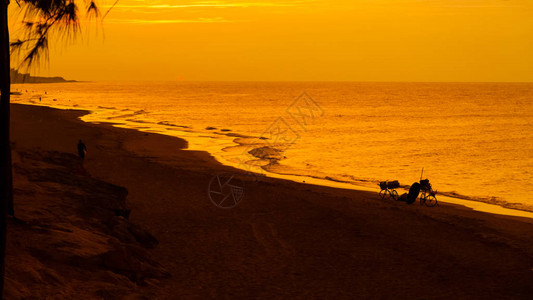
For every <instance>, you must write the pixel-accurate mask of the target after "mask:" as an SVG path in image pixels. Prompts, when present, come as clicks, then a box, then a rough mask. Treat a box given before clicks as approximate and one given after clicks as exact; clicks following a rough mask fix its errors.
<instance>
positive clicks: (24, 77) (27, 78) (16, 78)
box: [11, 69, 76, 83]
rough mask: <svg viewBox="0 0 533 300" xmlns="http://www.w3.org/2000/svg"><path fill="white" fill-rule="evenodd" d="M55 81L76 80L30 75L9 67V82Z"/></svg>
mask: <svg viewBox="0 0 533 300" xmlns="http://www.w3.org/2000/svg"><path fill="white" fill-rule="evenodd" d="M57 82H76V80H66V79H65V78H63V77H59V76H56V77H42V76H31V75H30V74H24V73H19V71H17V70H15V69H11V83H57Z"/></svg>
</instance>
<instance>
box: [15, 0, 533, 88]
mask: <svg viewBox="0 0 533 300" xmlns="http://www.w3.org/2000/svg"><path fill="white" fill-rule="evenodd" d="M12 2H14V1H12ZM113 2H114V0H107V1H104V2H103V4H104V5H107V7H108V6H109V5H111V4H112V3H113ZM12 5H13V4H12ZM102 11H105V9H104V8H103V9H102ZM84 25H86V26H85V27H86V28H87V26H88V28H89V30H87V32H86V33H85V34H83V37H82V38H80V39H79V40H78V42H77V43H76V44H75V45H70V46H67V45H65V44H64V43H62V44H59V45H54V46H52V49H51V55H50V63H49V66H48V67H46V68H41V69H40V73H41V74H43V75H61V76H64V77H66V78H70V79H78V80H252V81H261V80H274V81H285V80H288V81H293V80H294V81H300V80H310V81H322V80H328V81H331V80H333V81H529V82H531V81H533V55H532V54H533V1H532V0H299V1H298V0H296V1H282V0H271V1H261V0H247V1H242V0H214V1H182V0H159V1H158V0H120V1H119V4H118V5H117V6H116V7H115V8H114V9H113V10H112V11H111V12H110V13H109V15H108V16H107V17H106V18H105V20H104V22H103V26H99V25H96V24H94V23H91V24H84ZM12 31H15V30H13V29H12Z"/></svg>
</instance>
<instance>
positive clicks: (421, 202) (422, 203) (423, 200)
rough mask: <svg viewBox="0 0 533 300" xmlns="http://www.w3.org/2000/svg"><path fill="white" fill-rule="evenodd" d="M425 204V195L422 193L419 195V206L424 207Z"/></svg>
mask: <svg viewBox="0 0 533 300" xmlns="http://www.w3.org/2000/svg"><path fill="white" fill-rule="evenodd" d="M425 203H426V194H425V193H422V195H420V205H424V204H425Z"/></svg>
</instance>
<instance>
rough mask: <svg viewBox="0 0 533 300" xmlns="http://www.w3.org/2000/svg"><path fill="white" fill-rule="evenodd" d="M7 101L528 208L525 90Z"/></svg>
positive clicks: (233, 86)
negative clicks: (427, 182)
mask: <svg viewBox="0 0 533 300" xmlns="http://www.w3.org/2000/svg"><path fill="white" fill-rule="evenodd" d="M12 90H13V91H14V92H19V93H20V95H14V96H13V97H12V102H13V103H33V104H36V105H47V106H53V107H60V108H80V109H89V110H91V111H92V114H90V115H88V116H85V117H83V120H85V121H89V122H113V123H116V124H117V126H123V127H129V128H136V129H138V130H144V131H153V132H159V133H163V134H168V135H172V136H178V137H182V138H185V139H187V140H188V141H189V146H190V148H191V149H203V150H207V151H209V152H210V153H211V154H213V156H215V158H217V159H218V160H220V161H221V162H223V163H228V164H232V165H236V166H239V167H241V168H243V169H251V170H255V171H258V170H260V171H261V172H265V173H268V172H275V173H280V174H295V175H306V176H312V177H317V178H323V179H325V180H326V182H327V181H328V180H329V181H331V182H333V181H342V182H347V183H351V184H354V185H357V186H365V187H370V188H374V187H375V188H376V190H378V187H377V182H379V181H381V180H399V181H400V183H401V184H402V185H405V186H409V185H411V184H412V183H413V182H415V181H418V180H419V179H420V176H421V170H422V168H424V174H423V177H424V178H428V179H430V181H431V183H432V185H433V188H434V189H436V190H438V192H439V194H444V195H448V196H453V197H458V198H464V199H472V200H477V201H483V202H488V203H494V204H499V205H502V206H507V207H514V208H519V209H524V210H532V211H533V193H532V191H531V185H532V184H533V134H532V131H531V130H532V124H533V84H531V83H349V82H342V83H340V82H339V83H337V82H305V83H294V82H293V83H289V82H287V83H274V82H151V83H140V82H128V83H117V82H78V83H61V84H24V85H18V84H15V85H13V87H12Z"/></svg>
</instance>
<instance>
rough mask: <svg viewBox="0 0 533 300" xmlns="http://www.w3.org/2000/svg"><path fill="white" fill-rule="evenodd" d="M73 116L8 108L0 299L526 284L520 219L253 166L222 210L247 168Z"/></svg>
mask: <svg viewBox="0 0 533 300" xmlns="http://www.w3.org/2000/svg"><path fill="white" fill-rule="evenodd" d="M83 113H84V112H81V111H65V110H57V109H51V108H45V107H37V106H25V105H12V119H13V120H12V128H13V129H12V131H13V136H12V141H13V151H14V158H13V161H14V164H15V168H14V172H15V175H14V180H15V183H14V184H15V197H16V198H15V210H16V214H17V218H18V220H14V219H11V220H9V224H8V226H9V227H8V231H9V233H8V249H7V258H6V259H7V262H6V277H7V279H6V293H5V296H6V298H10V299H11V298H14V299H16V298H24V297H30V296H32V295H33V296H35V297H36V298H44V297H58V298H104V299H108V298H126V299H138V298H141V299H142V298H150V299H153V298H159V299H211V298H224V299H239V298H248V299H250V298H251V299H257V298H261V299H272V298H277V299H279V298H300V299H304V298H305V299H309V298H311V299H314V298H316V299H323V298H333V299H354V298H380V299H383V298H391V299H398V298H400V299H429V298H431V299H440V298H459V299H464V298H469V299H487V298H495V299H505V298H509V299H530V298H531V297H532V296H533V222H532V220H530V219H523V218H516V217H508V216H498V215H491V214H487V213H481V212H476V211H472V210H469V209H466V208H464V207H460V206H456V205H449V204H441V205H440V206H439V207H437V208H427V207H422V206H420V205H419V204H418V202H416V203H415V204H413V205H406V204H405V203H400V202H394V201H382V200H380V199H379V198H378V195H377V189H376V192H375V193H374V192H364V191H355V190H342V189H334V188H329V187H324V186H313V185H307V184H302V183H295V182H292V181H285V180H280V179H269V178H262V179H261V180H259V181H257V182H255V181H253V180H252V178H250V177H244V181H245V195H244V198H243V200H242V202H241V203H240V204H239V205H238V206H237V207H235V208H233V209H220V208H218V207H216V206H215V205H213V204H212V203H211V202H210V200H209V198H208V184H209V182H210V180H211V179H212V177H213V176H214V175H216V174H218V173H220V172H228V173H235V174H242V171H239V170H236V169H233V168H230V167H226V166H223V165H221V164H220V163H218V162H217V161H215V160H214V159H213V158H212V157H211V156H210V155H209V154H208V153H206V152H201V151H188V150H185V148H186V146H187V143H186V141H184V140H181V139H177V138H173V137H168V136H162V135H157V134H151V133H144V132H138V131H135V130H130V129H121V128H114V127H111V126H110V125H106V124H88V123H84V122H82V121H80V120H78V119H77V117H79V116H80V115H82V114H83ZM78 139H83V141H84V142H85V143H86V144H87V147H88V155H87V157H86V159H85V161H84V163H83V167H82V166H81V164H80V163H79V161H78V160H77V159H76V157H75V155H76V144H77V141H78ZM36 174H37V175H36ZM121 187H123V188H125V189H126V190H127V196H126V195H125V190H124V189H122V188H121ZM117 209H118V210H120V211H123V210H124V209H131V215H130V216H129V221H126V220H125V219H124V218H122V217H116V216H114V214H113V211H115V212H116V210H117ZM124 228H126V229H125V230H122V229H124ZM132 228H133V229H132ZM128 230H129V231H128ZM124 232H126V233H124ZM132 232H133V233H132ZM139 232H140V233H139ZM148 232H149V233H151V235H153V236H154V237H155V238H156V239H157V240H158V244H157V243H155V242H154V241H153V240H152V239H151V235H150V234H149V233H148ZM135 233H137V234H135Z"/></svg>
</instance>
